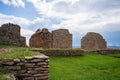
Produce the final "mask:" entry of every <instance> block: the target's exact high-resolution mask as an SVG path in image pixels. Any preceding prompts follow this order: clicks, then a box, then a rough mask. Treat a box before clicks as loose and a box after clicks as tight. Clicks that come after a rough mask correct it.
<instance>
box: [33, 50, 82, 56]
mask: <svg viewBox="0 0 120 80" xmlns="http://www.w3.org/2000/svg"><path fill="white" fill-rule="evenodd" d="M31 50H32V51H38V52H40V53H42V54H45V55H47V56H79V55H83V54H84V51H83V50H39V49H31Z"/></svg>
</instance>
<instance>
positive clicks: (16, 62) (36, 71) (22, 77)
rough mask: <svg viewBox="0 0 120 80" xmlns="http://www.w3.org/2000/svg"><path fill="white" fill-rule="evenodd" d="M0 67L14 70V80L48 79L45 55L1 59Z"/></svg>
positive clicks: (47, 63) (47, 62) (47, 61)
mask: <svg viewBox="0 0 120 80" xmlns="http://www.w3.org/2000/svg"><path fill="white" fill-rule="evenodd" d="M0 67H2V68H4V69H10V70H12V71H14V72H15V77H16V78H17V79H16V80H49V58H48V57H47V56H45V55H37V56H32V57H25V58H21V59H12V58H10V59H3V60H0Z"/></svg>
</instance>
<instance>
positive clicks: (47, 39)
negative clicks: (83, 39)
mask: <svg viewBox="0 0 120 80" xmlns="http://www.w3.org/2000/svg"><path fill="white" fill-rule="evenodd" d="M29 44H30V46H31V47H41V48H72V34H70V33H69V31H68V30H67V29H58V30H55V31H52V33H50V32H49V31H48V29H46V28H43V29H42V30H40V29H38V30H37V31H36V32H35V34H33V35H32V36H31V38H30V40H29Z"/></svg>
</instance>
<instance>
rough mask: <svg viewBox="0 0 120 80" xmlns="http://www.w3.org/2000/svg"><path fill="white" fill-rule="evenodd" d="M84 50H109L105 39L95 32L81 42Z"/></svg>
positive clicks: (87, 35) (88, 34)
mask: <svg viewBox="0 0 120 80" xmlns="http://www.w3.org/2000/svg"><path fill="white" fill-rule="evenodd" d="M81 48H82V49H90V50H92V49H104V48H107V43H106V41H105V39H103V37H102V36H101V35H100V34H98V33H94V32H89V33H87V34H86V35H85V36H84V37H83V38H82V40H81Z"/></svg>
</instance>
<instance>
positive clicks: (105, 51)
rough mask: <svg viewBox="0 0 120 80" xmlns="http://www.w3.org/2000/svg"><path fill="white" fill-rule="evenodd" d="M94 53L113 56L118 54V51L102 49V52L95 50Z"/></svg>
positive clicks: (119, 51) (119, 50)
mask: <svg viewBox="0 0 120 80" xmlns="http://www.w3.org/2000/svg"><path fill="white" fill-rule="evenodd" d="M95 52H97V53H100V54H115V53H120V49H103V50H96V51H95Z"/></svg>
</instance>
